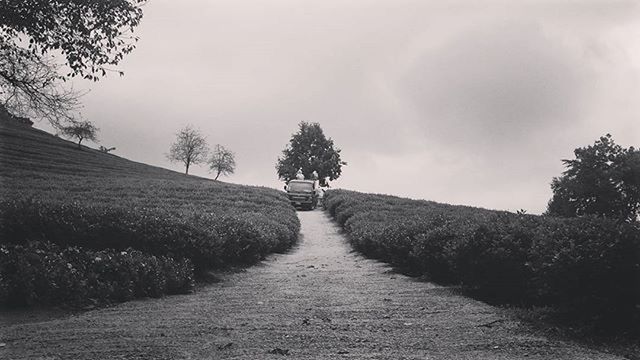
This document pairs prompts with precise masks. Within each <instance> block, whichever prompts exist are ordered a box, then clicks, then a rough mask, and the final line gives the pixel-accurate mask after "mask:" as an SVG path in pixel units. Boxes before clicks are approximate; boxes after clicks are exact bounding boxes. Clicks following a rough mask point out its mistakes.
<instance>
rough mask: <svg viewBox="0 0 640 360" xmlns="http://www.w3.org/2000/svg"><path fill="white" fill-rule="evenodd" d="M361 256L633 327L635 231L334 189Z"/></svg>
mask: <svg viewBox="0 0 640 360" xmlns="http://www.w3.org/2000/svg"><path fill="white" fill-rule="evenodd" d="M325 206H326V207H327V209H328V211H329V213H330V214H331V215H332V216H333V217H334V218H335V219H336V221H337V222H338V223H339V224H340V225H341V226H342V227H343V228H344V230H345V232H346V233H347V234H348V235H349V241H350V243H351V245H352V246H353V247H354V248H355V249H357V250H358V251H360V252H362V253H363V254H365V255H367V256H369V257H372V258H376V259H380V260H382V261H385V262H388V263H391V264H392V265H394V266H396V267H399V268H402V269H403V270H405V271H408V272H411V273H412V274H416V275H426V276H428V277H429V278H430V279H433V280H435V281H438V282H440V283H448V284H459V285H461V286H462V287H464V288H465V289H466V290H467V291H470V292H473V293H475V294H477V295H478V296H480V297H481V298H483V299H487V300H490V301H492V302H497V303H503V304H505V303H506V304H514V305H525V306H528V305H538V306H549V307H553V308H555V310H556V311H557V312H558V313H559V314H562V316H563V317H565V318H566V319H567V320H570V321H572V322H575V323H577V324H579V326H580V327H583V328H585V329H587V328H591V330H596V331H595V332H600V333H615V332H617V333H623V332H628V333H630V334H631V333H632V332H634V331H639V330H640V227H638V223H635V224H627V223H616V222H614V221H611V220H607V219H598V218H591V217H582V218H572V219H564V218H554V217H548V216H537V215H525V214H514V213H509V212H506V211H493V210H486V209H481V208H473V207H468V206H453V205H448V204H440V203H435V202H432V201H422V200H410V199H403V198H398V197H394V196H386V195H374V194H363V193H358V192H353V191H345V190H334V191H330V192H328V193H327V197H326V199H325Z"/></svg>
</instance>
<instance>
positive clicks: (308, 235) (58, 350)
mask: <svg viewBox="0 0 640 360" xmlns="http://www.w3.org/2000/svg"><path fill="white" fill-rule="evenodd" d="M300 218H301V221H302V232H303V238H302V240H301V243H300V246H299V247H298V248H296V249H294V250H293V251H291V253H289V254H285V255H277V256H274V257H273V258H271V259H269V260H268V261H265V262H264V264H262V265H259V266H256V267H253V268H250V269H248V270H247V271H246V272H243V273H239V274H233V275H229V276H228V277H227V278H226V279H225V281H223V282H222V283H219V284H214V285H210V286H207V287H205V288H203V289H200V291H198V292H197V293H196V294H195V295H185V296H171V297H168V298H164V299H157V300H156V299H154V300H145V301H134V302H129V303H124V304H121V305H118V306H115V307H112V308H107V309H101V310H96V311H90V312H86V313H83V314H80V315H75V316H68V317H64V318H61V319H53V320H52V319H48V320H45V321H42V322H31V323H28V322H27V323H22V324H13V325H4V326H2V327H0V343H5V345H4V346H2V344H0V359H221V358H224V359H269V358H273V359H278V358H283V357H285V356H286V354H288V356H289V358H294V359H329V358H352V359H363V358H364V359H615V358H616V357H614V356H610V355H607V354H602V353H596V352H593V351H591V350H588V349H583V348H580V347H578V346H576V345H572V344H567V343H563V342H556V341H549V340H547V339H546V338H544V337H541V336H538V335H535V334H534V333H533V332H531V331H530V330H528V329H527V327H526V326H525V325H523V324H521V323H520V322H518V321H516V320H513V319H510V318H509V317H508V315H506V314H505V313H503V312H501V311H500V310H499V309H496V308H493V307H491V306H488V305H486V304H483V303H481V302H478V301H475V300H471V299H468V298H465V297H461V296H457V295H453V294H452V293H451V292H450V291H449V290H447V289H446V288H442V287H439V286H435V285H433V284H429V283H423V282H417V281H414V280H412V279H410V278H407V277H405V276H403V275H398V274H395V273H393V272H391V271H390V270H389V268H388V267H386V266H385V265H383V264H380V263H378V262H375V261H372V260H367V259H364V258H363V257H361V256H359V255H357V254H355V253H352V252H351V250H350V248H349V246H348V245H347V244H346V241H345V239H344V237H343V236H342V235H340V234H339V233H338V228H337V227H336V226H335V225H334V224H333V223H332V222H331V221H330V220H329V219H328V218H327V217H326V215H325V214H324V213H322V212H320V211H313V212H302V213H300ZM0 315H1V313H0ZM1 323H2V322H0V324H1Z"/></svg>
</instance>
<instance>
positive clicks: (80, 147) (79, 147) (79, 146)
mask: <svg viewBox="0 0 640 360" xmlns="http://www.w3.org/2000/svg"><path fill="white" fill-rule="evenodd" d="M81 142H82V138H80V140H78V149H80V150H82V146H81V145H80V143H81Z"/></svg>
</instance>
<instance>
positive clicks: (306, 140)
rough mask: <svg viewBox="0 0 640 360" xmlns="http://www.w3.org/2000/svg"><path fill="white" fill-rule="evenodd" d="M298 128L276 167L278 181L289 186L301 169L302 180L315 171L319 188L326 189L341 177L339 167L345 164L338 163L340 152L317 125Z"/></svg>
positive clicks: (300, 125) (301, 125) (340, 168)
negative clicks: (325, 187)
mask: <svg viewBox="0 0 640 360" xmlns="http://www.w3.org/2000/svg"><path fill="white" fill-rule="evenodd" d="M298 126H299V130H298V132H297V133H295V134H293V135H292V136H291V140H290V141H289V144H288V145H287V147H286V148H285V149H284V150H283V151H282V157H280V158H278V162H277V163H276V170H277V172H278V177H279V178H280V179H281V180H284V181H287V182H288V181H289V180H291V179H295V178H296V173H297V172H298V169H302V173H303V174H304V176H305V178H307V179H310V178H311V176H312V174H313V172H314V171H316V172H317V173H318V180H319V181H320V185H321V186H328V182H329V181H330V180H335V179H337V178H338V177H340V174H341V173H342V166H343V165H347V163H346V162H344V161H342V160H341V159H340V149H338V148H334V144H333V140H331V138H327V137H326V136H325V135H324V132H323V131H322V128H321V127H320V124H318V123H312V124H310V123H307V122H301V123H300V124H299V125H298Z"/></svg>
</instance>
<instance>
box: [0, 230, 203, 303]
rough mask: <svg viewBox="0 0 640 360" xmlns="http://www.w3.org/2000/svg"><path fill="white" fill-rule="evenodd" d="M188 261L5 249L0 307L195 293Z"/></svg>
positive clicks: (47, 247) (40, 247)
mask: <svg viewBox="0 0 640 360" xmlns="http://www.w3.org/2000/svg"><path fill="white" fill-rule="evenodd" d="M193 286H194V280H193V266H192V264H191V261H189V260H188V259H180V260H175V259H172V258H170V257H165V256H159V257H158V256H154V255H147V254H144V253H142V252H140V251H138V250H133V249H127V250H125V251H116V250H102V251H90V250H86V249H82V248H78V247H70V248H64V249H63V248H60V247H58V246H56V245H54V244H51V243H47V242H30V243H28V244H25V245H0V305H3V306H25V305H61V304H66V305H68V306H76V307H77V306H83V305H88V304H100V303H109V302H122V301H127V300H131V299H134V298H139V297H160V296H162V295H165V294H181V293H188V292H191V291H192V289H193Z"/></svg>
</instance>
